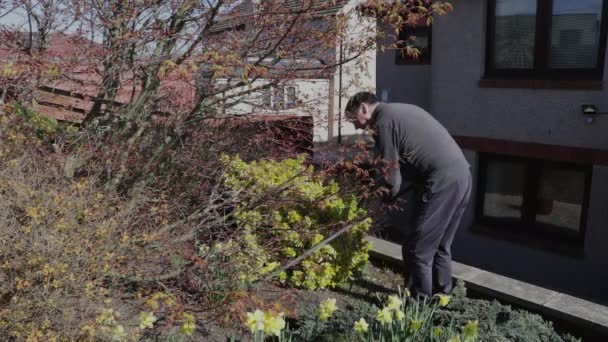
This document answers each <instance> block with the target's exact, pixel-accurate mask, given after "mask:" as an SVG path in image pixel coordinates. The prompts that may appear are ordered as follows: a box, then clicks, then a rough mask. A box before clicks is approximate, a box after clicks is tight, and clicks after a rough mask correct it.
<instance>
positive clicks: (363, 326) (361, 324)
mask: <svg viewBox="0 0 608 342" xmlns="http://www.w3.org/2000/svg"><path fill="white" fill-rule="evenodd" d="M368 328H369V324H367V322H366V321H365V319H364V318H363V317H361V319H359V321H357V322H355V327H354V328H353V329H354V330H355V331H356V332H358V333H360V334H363V333H366V332H367V329H368Z"/></svg>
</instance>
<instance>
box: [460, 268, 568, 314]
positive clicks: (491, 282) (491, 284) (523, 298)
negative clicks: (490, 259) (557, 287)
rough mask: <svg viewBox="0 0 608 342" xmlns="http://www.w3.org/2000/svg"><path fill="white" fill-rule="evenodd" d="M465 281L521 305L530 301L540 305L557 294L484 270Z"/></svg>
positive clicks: (478, 288)
mask: <svg viewBox="0 0 608 342" xmlns="http://www.w3.org/2000/svg"><path fill="white" fill-rule="evenodd" d="M466 281H467V282H468V283H472V284H474V285H475V288H476V289H477V290H480V289H485V290H486V291H485V292H486V293H488V292H489V293H492V294H493V295H494V296H496V297H497V298H500V299H505V300H509V301H512V302H513V303H516V304H519V305H523V306H529V304H530V303H533V304H536V305H542V304H544V303H546V302H547V301H548V300H550V299H551V298H553V297H554V296H555V295H556V294H557V292H555V291H551V290H548V289H545V288H542V287H539V286H535V285H532V284H528V283H524V282H523V281H519V280H515V279H511V278H508V277H504V276H501V275H498V274H495V273H491V272H486V271H482V272H480V273H478V274H477V275H475V276H473V277H470V278H468V279H467V280H466Z"/></svg>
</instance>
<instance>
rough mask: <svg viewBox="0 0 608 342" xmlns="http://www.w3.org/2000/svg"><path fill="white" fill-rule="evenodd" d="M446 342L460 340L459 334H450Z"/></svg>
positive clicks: (457, 341)
mask: <svg viewBox="0 0 608 342" xmlns="http://www.w3.org/2000/svg"><path fill="white" fill-rule="evenodd" d="M447 342H461V340H460V335H456V336H452V337H451V338H450V339H449V340H447Z"/></svg>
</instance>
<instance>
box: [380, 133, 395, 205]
mask: <svg viewBox="0 0 608 342" xmlns="http://www.w3.org/2000/svg"><path fill="white" fill-rule="evenodd" d="M375 134H376V137H375V141H376V153H377V155H378V157H379V158H380V159H381V163H380V166H379V170H378V171H379V172H380V177H379V180H380V182H378V184H379V185H380V186H385V187H387V188H388V189H389V193H388V194H387V196H385V197H384V200H385V201H390V200H394V199H396V197H397V196H398V195H400V194H401V193H400V191H399V190H400V189H401V168H400V163H399V160H400V155H399V143H398V137H397V132H395V129H394V128H393V127H392V126H390V125H380V126H377V127H376V132H375Z"/></svg>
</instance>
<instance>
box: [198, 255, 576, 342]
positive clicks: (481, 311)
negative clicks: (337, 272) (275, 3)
mask: <svg viewBox="0 0 608 342" xmlns="http://www.w3.org/2000/svg"><path fill="white" fill-rule="evenodd" d="M402 284H403V277H402V276H401V275H400V274H398V273H395V271H394V270H393V269H391V268H389V267H388V266H386V265H383V264H381V263H375V262H374V263H368V264H367V265H366V268H365V271H364V274H363V276H362V277H360V278H359V279H357V280H356V281H355V282H353V283H352V285H341V286H338V287H337V288H335V289H332V290H318V291H305V290H298V289H292V288H283V287H280V286H276V285H262V286H259V287H257V288H256V289H254V290H253V291H252V296H251V297H249V298H248V299H247V300H246V301H247V302H248V304H249V305H251V304H253V303H254V302H257V304H258V306H257V307H259V308H261V309H270V310H278V311H282V312H284V313H285V316H286V318H287V319H286V320H287V322H288V325H289V326H290V328H291V330H292V331H295V332H296V334H297V335H296V337H295V338H294V339H293V340H294V341H304V340H307V341H355V340H356V338H357V334H356V333H355V332H354V330H353V325H354V322H356V321H357V320H359V319H360V318H361V317H364V318H365V319H366V321H367V322H373V321H374V320H375V316H376V312H377V311H378V308H379V307H382V305H383V304H382V303H383V302H384V299H385V298H386V297H387V296H389V295H395V294H397V293H398V291H399V287H402ZM252 298H255V299H253V300H252ZM330 298H335V299H336V306H337V308H338V309H337V310H336V312H335V313H334V315H332V317H331V318H330V319H329V320H327V321H326V322H324V323H322V324H319V322H317V321H318V320H317V308H318V305H319V303H321V302H323V301H324V300H327V299H330ZM243 309H244V308H243ZM253 309H254V307H251V306H250V307H248V308H247V310H249V311H253ZM434 317H435V318H434V325H437V326H448V325H450V324H451V325H453V326H462V325H464V324H466V323H467V322H469V321H475V320H477V321H478V322H479V328H478V339H477V340H478V341H526V342H528V341H547V342H549V341H551V342H559V341H577V338H575V337H573V336H570V335H569V334H567V333H564V332H562V331H559V332H558V331H557V330H556V329H555V328H554V326H553V323H552V322H550V321H547V320H545V319H544V318H543V317H541V316H540V315H537V314H534V313H531V312H528V311H526V310H522V309H519V308H515V307H512V306H510V305H505V304H503V303H500V302H498V301H497V300H494V299H490V298H482V297H481V296H480V295H479V294H478V293H470V294H468V295H467V290H466V289H465V288H464V285H463V284H459V286H458V287H457V288H456V289H455V291H454V294H453V296H452V298H451V301H450V304H449V305H447V306H446V307H440V308H438V310H437V312H436V313H435V316H434ZM232 323H233V324H232V326H231V327H230V328H228V329H227V328H219V327H218V326H213V327H209V334H208V335H206V336H205V338H206V339H208V340H209V341H226V340H227V339H228V340H229V339H230V338H233V340H235V341H239V340H240V341H247V340H249V339H250V334H249V332H248V331H246V329H245V328H244V326H243V325H242V323H241V322H232ZM239 324H240V325H241V328H242V330H241V331H240V332H239V331H238V330H239ZM303 336H306V337H305V338H304V337H303ZM446 337H447V336H446ZM444 340H447V338H445V339H437V341H444Z"/></svg>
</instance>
